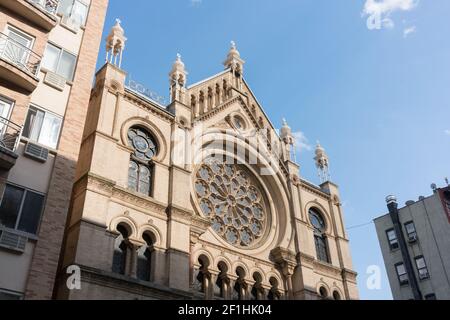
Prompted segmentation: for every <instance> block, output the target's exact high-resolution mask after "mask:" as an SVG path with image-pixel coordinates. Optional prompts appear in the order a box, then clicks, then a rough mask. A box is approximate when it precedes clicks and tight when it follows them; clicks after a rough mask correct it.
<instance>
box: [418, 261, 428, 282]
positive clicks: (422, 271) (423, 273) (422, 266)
mask: <svg viewBox="0 0 450 320" xmlns="http://www.w3.org/2000/svg"><path fill="white" fill-rule="evenodd" d="M415 260H416V266H417V272H418V273H419V279H420V280H425V279H428V278H429V277H430V274H429V273H428V267H427V263H426V262H425V258H424V257H423V256H420V257H416V259H415Z"/></svg>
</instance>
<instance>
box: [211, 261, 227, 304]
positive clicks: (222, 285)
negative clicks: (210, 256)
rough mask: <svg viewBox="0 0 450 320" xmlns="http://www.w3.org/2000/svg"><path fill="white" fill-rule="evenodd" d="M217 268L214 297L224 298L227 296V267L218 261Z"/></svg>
mask: <svg viewBox="0 0 450 320" xmlns="http://www.w3.org/2000/svg"><path fill="white" fill-rule="evenodd" d="M217 269H219V271H220V273H219V275H218V276H217V280H216V283H215V286H214V295H215V296H216V297H219V298H222V299H226V297H227V286H228V284H229V283H230V280H229V279H228V276H227V272H228V267H227V265H226V264H225V263H224V262H222V261H221V262H219V264H218V265H217Z"/></svg>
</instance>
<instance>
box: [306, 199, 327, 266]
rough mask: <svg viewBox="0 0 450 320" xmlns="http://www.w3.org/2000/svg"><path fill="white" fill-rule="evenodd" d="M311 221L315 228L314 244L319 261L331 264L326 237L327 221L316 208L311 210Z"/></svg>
mask: <svg viewBox="0 0 450 320" xmlns="http://www.w3.org/2000/svg"><path fill="white" fill-rule="evenodd" d="M309 220H310V221H311V224H312V226H313V228H314V243H315V246H316V255H317V259H318V260H319V261H322V262H326V263H330V256H329V254H328V243H327V237H326V235H325V231H326V225H325V220H324V219H323V216H322V214H321V213H320V212H319V211H318V210H317V209H315V208H311V209H309Z"/></svg>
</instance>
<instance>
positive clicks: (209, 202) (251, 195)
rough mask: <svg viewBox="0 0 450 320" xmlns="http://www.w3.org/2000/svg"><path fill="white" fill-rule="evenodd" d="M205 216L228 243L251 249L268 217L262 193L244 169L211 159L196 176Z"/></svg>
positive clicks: (262, 232) (197, 190) (200, 204)
mask: <svg viewBox="0 0 450 320" xmlns="http://www.w3.org/2000/svg"><path fill="white" fill-rule="evenodd" d="M195 191H196V193H197V199H198V204H199V206H200V210H201V211H202V214H203V215H204V216H205V217H207V218H209V219H210V220H211V222H212V228H213V229H214V231H215V232H217V233H218V234H219V235H220V236H221V237H222V238H224V239H225V240H226V241H227V242H228V243H230V244H232V245H234V246H238V247H250V246H252V245H253V244H255V243H256V242H257V241H258V240H259V239H260V238H261V237H262V236H263V234H264V231H265V229H266V226H267V214H266V209H265V205H264V199H263V197H262V192H261V190H260V188H259V187H258V184H257V183H255V179H254V178H253V177H252V175H251V174H250V173H249V172H248V170H247V169H245V168H244V167H243V166H238V165H234V164H233V165H230V164H225V163H223V162H221V161H219V160H217V159H215V158H209V159H208V160H207V161H205V163H204V164H203V165H202V166H201V167H200V169H199V170H198V172H197V175H196V181H195Z"/></svg>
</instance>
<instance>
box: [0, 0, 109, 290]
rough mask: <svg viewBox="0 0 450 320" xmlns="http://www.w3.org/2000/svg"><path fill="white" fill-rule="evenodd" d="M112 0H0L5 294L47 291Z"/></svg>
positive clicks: (1, 280) (0, 225)
mask: <svg viewBox="0 0 450 320" xmlns="http://www.w3.org/2000/svg"><path fill="white" fill-rule="evenodd" d="M107 3H108V1H107V0H1V1H0V195H1V202H0V299H15V298H19V299H20V298H26V299H50V298H51V297H52V293H53V288H54V282H55V277H56V271H57V266H58V262H59V256H60V251H61V246H62V240H63V235H64V227H65V223H66V218H67V213H68V209H69V203H70V195H71V191H72V187H73V182H74V178H75V168H76V164H77V161H78V154H79V150H80V146H81V141H82V132H83V127H84V122H85V118H86V114H87V110H88V105H89V97H90V91H91V87H92V79H93V76H94V72H95V63H96V60H97V56H98V48H99V45H100V42H101V33H102V30H103V23H104V18H105V15H106V8H107Z"/></svg>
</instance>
